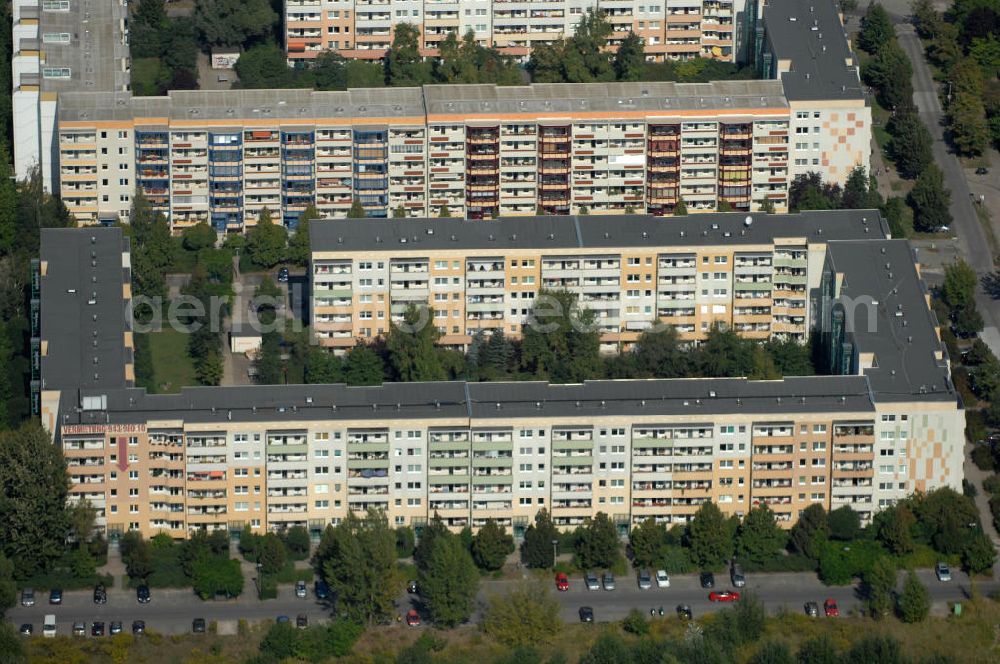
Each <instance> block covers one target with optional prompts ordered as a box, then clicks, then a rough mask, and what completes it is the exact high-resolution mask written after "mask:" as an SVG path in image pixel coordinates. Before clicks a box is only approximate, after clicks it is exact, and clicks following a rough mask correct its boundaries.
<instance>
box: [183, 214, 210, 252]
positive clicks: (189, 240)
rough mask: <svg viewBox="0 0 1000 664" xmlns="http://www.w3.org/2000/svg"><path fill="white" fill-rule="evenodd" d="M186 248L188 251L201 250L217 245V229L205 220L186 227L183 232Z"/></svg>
mask: <svg viewBox="0 0 1000 664" xmlns="http://www.w3.org/2000/svg"><path fill="white" fill-rule="evenodd" d="M181 238H182V242H183V244H184V248H185V249H187V250H188V251H201V250H202V249H206V248H208V247H211V246H213V245H215V240H216V235H215V230H214V229H213V228H212V227H211V226H209V225H208V224H207V223H205V222H204V221H203V222H201V223H198V224H195V225H194V226H190V227H188V228H185V229H184V232H183V233H181Z"/></svg>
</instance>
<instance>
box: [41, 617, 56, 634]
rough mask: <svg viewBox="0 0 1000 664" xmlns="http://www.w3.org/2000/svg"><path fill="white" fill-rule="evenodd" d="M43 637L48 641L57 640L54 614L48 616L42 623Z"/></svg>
mask: <svg viewBox="0 0 1000 664" xmlns="http://www.w3.org/2000/svg"><path fill="white" fill-rule="evenodd" d="M42 636H44V637H45V638H47V639H52V638H55V636H56V617H55V615H54V614H51V613H49V614H46V616H45V620H43V621H42Z"/></svg>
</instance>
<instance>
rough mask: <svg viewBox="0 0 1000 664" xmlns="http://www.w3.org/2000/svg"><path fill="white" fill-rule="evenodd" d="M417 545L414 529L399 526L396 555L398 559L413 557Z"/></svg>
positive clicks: (397, 529)
mask: <svg viewBox="0 0 1000 664" xmlns="http://www.w3.org/2000/svg"><path fill="white" fill-rule="evenodd" d="M416 544H417V540H416V535H414V533H413V528H410V527H409V526H399V527H398V528H396V555H397V556H398V557H400V558H409V557H410V556H412V555H413V549H414V547H416Z"/></svg>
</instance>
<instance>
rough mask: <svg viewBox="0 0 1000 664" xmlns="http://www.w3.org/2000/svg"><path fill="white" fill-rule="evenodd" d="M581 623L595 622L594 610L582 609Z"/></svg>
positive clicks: (582, 607)
mask: <svg viewBox="0 0 1000 664" xmlns="http://www.w3.org/2000/svg"><path fill="white" fill-rule="evenodd" d="M580 622H585V623H592V622H594V609H592V608H590V607H589V606H581V607H580Z"/></svg>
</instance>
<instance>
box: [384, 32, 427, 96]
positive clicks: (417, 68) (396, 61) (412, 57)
mask: <svg viewBox="0 0 1000 664" xmlns="http://www.w3.org/2000/svg"><path fill="white" fill-rule="evenodd" d="M385 81H386V83H387V84H388V85H391V86H395V87H399V86H417V85H427V84H428V83H430V82H431V67H430V64H429V63H427V62H424V59H423V58H422V57H421V56H420V30H419V29H418V28H417V27H416V26H414V25H413V24H411V23H397V24H396V29H395V31H394V33H393V37H392V45H391V46H390V47H389V52H388V53H387V54H386V56H385Z"/></svg>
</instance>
